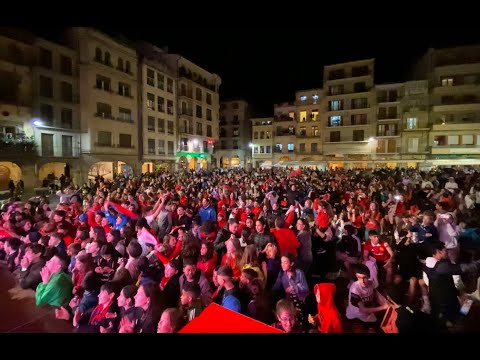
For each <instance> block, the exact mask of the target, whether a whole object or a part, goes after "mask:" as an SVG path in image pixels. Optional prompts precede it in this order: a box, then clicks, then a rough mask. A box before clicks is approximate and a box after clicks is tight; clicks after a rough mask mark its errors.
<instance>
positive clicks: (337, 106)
mask: <svg viewBox="0 0 480 360" xmlns="http://www.w3.org/2000/svg"><path fill="white" fill-rule="evenodd" d="M338 110H343V100H332V101H329V102H328V111H338Z"/></svg>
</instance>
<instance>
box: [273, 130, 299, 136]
mask: <svg viewBox="0 0 480 360" xmlns="http://www.w3.org/2000/svg"><path fill="white" fill-rule="evenodd" d="M292 130H293V131H290V130H288V129H277V131H276V132H275V136H295V129H292Z"/></svg>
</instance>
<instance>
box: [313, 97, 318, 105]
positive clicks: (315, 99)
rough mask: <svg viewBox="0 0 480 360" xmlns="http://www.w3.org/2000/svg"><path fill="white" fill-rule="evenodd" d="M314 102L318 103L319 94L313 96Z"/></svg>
mask: <svg viewBox="0 0 480 360" xmlns="http://www.w3.org/2000/svg"><path fill="white" fill-rule="evenodd" d="M312 100H313V103H314V104H316V103H317V102H318V95H313V96H312Z"/></svg>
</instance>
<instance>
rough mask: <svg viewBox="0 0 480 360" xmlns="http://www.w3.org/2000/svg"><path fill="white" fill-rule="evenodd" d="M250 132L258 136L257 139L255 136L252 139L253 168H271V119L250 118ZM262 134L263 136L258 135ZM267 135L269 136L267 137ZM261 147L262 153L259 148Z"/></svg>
mask: <svg viewBox="0 0 480 360" xmlns="http://www.w3.org/2000/svg"><path fill="white" fill-rule="evenodd" d="M251 120H252V131H253V133H254V134H255V133H256V132H257V133H258V134H259V136H258V139H255V136H254V137H253V139H252V148H251V151H252V164H253V167H259V166H262V164H263V166H267V167H268V166H272V165H273V163H272V161H273V117H269V118H252V119H251ZM262 132H263V134H264V136H263V138H262V136H261V135H260V134H261V133H262ZM267 133H269V134H270V136H267ZM262 147H263V151H264V152H263V153H262V152H261V148H262Z"/></svg>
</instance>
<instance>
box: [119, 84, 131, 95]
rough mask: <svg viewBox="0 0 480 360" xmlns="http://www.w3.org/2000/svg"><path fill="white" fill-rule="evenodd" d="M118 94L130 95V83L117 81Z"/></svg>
mask: <svg viewBox="0 0 480 360" xmlns="http://www.w3.org/2000/svg"><path fill="white" fill-rule="evenodd" d="M118 95H122V96H125V97H130V85H128V84H125V83H121V82H119V83H118Z"/></svg>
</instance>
